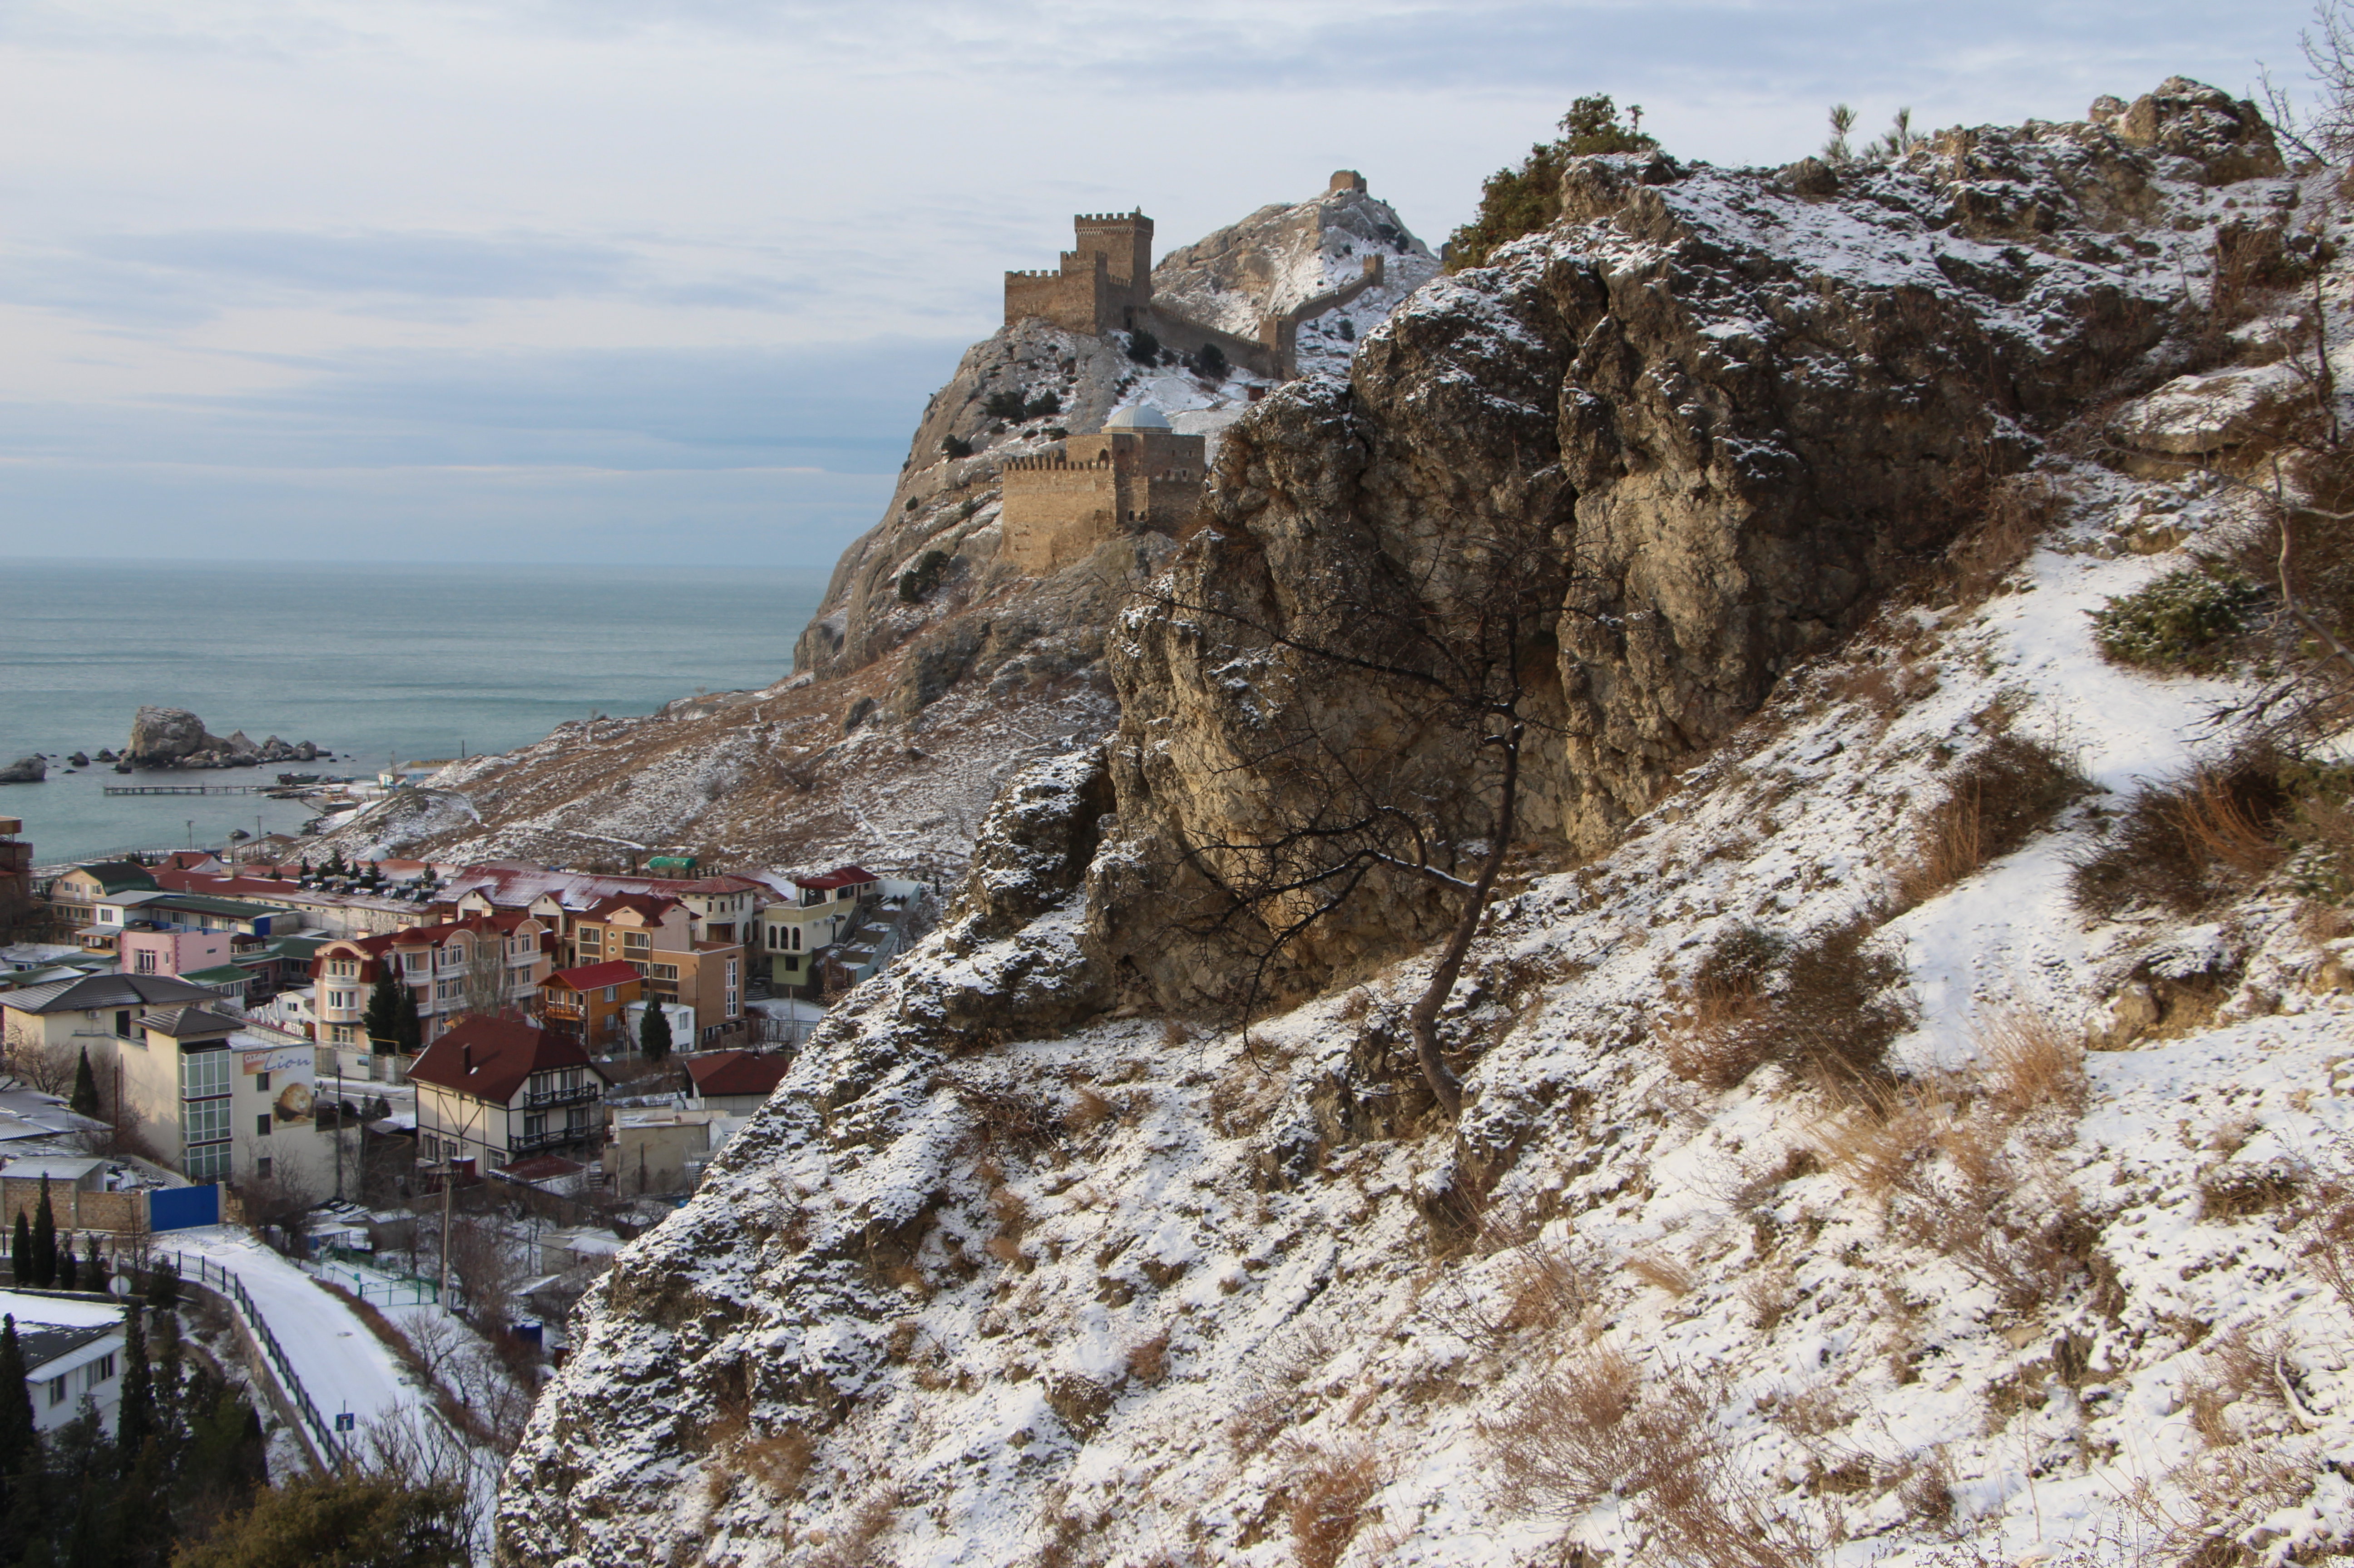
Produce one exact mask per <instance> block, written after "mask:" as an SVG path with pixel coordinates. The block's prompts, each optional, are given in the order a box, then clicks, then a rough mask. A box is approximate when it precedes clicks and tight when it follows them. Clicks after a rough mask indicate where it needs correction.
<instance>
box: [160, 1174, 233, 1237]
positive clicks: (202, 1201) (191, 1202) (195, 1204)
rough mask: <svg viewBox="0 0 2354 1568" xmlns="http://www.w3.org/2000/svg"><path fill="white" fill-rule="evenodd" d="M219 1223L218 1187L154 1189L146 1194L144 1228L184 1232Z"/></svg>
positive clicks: (211, 1185) (209, 1184) (207, 1185)
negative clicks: (196, 1227) (145, 1221)
mask: <svg viewBox="0 0 2354 1568" xmlns="http://www.w3.org/2000/svg"><path fill="white" fill-rule="evenodd" d="M217 1224H220V1187H219V1185H218V1184H217V1183H207V1184H206V1185H205V1186H202V1187H156V1188H153V1189H151V1190H150V1191H149V1192H148V1193H147V1228H148V1229H149V1230H151V1231H185V1230H187V1229H188V1228H190V1227H191V1226H194V1225H217Z"/></svg>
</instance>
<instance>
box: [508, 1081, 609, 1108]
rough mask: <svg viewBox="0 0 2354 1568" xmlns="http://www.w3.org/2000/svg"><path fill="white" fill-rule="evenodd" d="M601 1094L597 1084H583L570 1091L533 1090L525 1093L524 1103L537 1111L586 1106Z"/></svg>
mask: <svg viewBox="0 0 2354 1568" xmlns="http://www.w3.org/2000/svg"><path fill="white" fill-rule="evenodd" d="M600 1092H601V1090H600V1088H599V1086H598V1085H595V1084H582V1085H580V1086H578V1088H570V1089H532V1090H528V1091H526V1092H525V1095H524V1097H523V1103H524V1104H525V1105H526V1106H529V1107H532V1108H533V1109H535V1110H536V1109H537V1108H539V1107H541V1106H574V1105H585V1104H587V1103H588V1101H590V1100H593V1099H595V1098H596V1097H598V1095H599V1093H600Z"/></svg>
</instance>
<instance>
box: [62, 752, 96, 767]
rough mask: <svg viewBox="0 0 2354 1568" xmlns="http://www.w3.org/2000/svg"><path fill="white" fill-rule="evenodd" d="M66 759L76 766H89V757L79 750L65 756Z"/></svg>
mask: <svg viewBox="0 0 2354 1568" xmlns="http://www.w3.org/2000/svg"><path fill="white" fill-rule="evenodd" d="M66 760H67V761H68V762H70V763H72V764H73V765H74V766H75V767H76V768H87V767H89V766H90V758H88V757H87V756H85V755H83V754H82V753H81V752H79V751H77V752H75V753H74V754H73V755H72V756H71V757H69V758H66Z"/></svg>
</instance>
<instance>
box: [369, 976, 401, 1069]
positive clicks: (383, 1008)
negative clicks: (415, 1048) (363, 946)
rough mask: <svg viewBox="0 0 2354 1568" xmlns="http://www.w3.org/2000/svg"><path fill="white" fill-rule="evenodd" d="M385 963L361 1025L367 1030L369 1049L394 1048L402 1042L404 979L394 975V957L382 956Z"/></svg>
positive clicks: (370, 992)
mask: <svg viewBox="0 0 2354 1568" xmlns="http://www.w3.org/2000/svg"><path fill="white" fill-rule="evenodd" d="M377 962H379V963H381V964H382V965H383V966H384V970H383V972H382V973H381V974H379V975H377V976H376V987H375V989H374V990H372V991H369V992H368V1002H367V1012H365V1013H363V1014H361V1016H360V1024H361V1027H363V1028H365V1029H366V1031H367V1037H368V1049H369V1050H371V1051H390V1050H392V1049H394V1048H395V1047H396V1046H397V1045H398V1043H399V1035H400V990H401V988H400V982H399V981H398V980H394V979H393V978H392V960H391V959H388V958H387V959H378V960H377Z"/></svg>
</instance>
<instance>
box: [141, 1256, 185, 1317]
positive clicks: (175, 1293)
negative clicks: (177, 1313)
mask: <svg viewBox="0 0 2354 1568" xmlns="http://www.w3.org/2000/svg"><path fill="white" fill-rule="evenodd" d="M179 1304H180V1266H179V1265H178V1264H176V1263H174V1262H173V1261H172V1260H171V1259H170V1258H168V1257H167V1258H164V1259H163V1260H162V1261H161V1262H159V1263H157V1264H156V1265H155V1266H154V1267H153V1268H151V1269H149V1270H148V1271H147V1305H148V1306H150V1307H153V1308H155V1310H156V1311H158V1312H169V1311H170V1310H171V1309H172V1308H175V1307H177V1306H178V1305H179Z"/></svg>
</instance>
